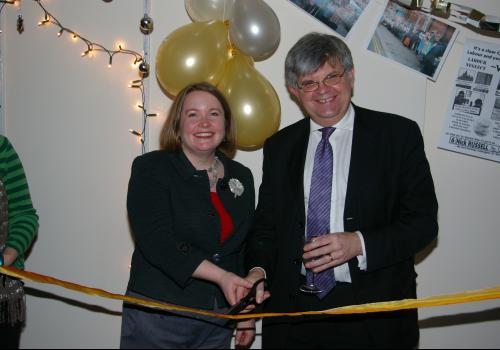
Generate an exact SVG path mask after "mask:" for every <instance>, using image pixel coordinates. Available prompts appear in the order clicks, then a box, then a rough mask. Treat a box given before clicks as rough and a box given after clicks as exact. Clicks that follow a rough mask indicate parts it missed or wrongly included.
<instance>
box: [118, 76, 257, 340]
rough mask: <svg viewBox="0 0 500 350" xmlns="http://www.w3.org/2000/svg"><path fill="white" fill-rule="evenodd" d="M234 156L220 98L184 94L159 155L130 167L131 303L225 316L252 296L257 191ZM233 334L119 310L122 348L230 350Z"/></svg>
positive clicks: (211, 324)
mask: <svg viewBox="0 0 500 350" xmlns="http://www.w3.org/2000/svg"><path fill="white" fill-rule="evenodd" d="M235 147H236V139H235V124H234V121H233V120H232V117H231V111H230V109H229V105H228V103H227V101H226V99H225V98H224V96H223V95H222V94H221V93H220V92H219V91H218V90H217V89H216V88H215V87H213V86H212V85H210V84H208V83H199V84H193V85H190V86H187V87H186V88H184V89H183V90H182V91H181V92H180V93H179V94H178V95H177V97H176V98H175V100H174V102H173V104H172V107H171V109H170V112H169V115H168V118H167V120H166V121H165V123H164V125H163V128H162V130H161V134H160V148H161V150H159V151H153V152H150V153H147V154H144V155H142V156H139V157H137V158H136V159H135V160H134V162H133V165H132V174H131V178H130V182H129V188H128V198H127V208H128V216H129V220H130V226H131V229H132V233H133V236H134V238H135V245H136V247H135V250H134V253H133V257H132V266H131V271H130V280H129V283H128V288H127V294H128V295H131V296H137V297H143V298H149V299H153V300H157V301H161V302H167V303H171V304H176V305H181V306H186V307H192V308H199V309H203V310H209V311H214V312H219V313H223V312H226V311H227V309H228V306H229V305H233V304H235V303H237V302H238V301H239V300H241V298H242V297H243V296H245V295H246V294H247V293H248V291H249V288H251V287H252V284H251V283H249V282H248V281H246V280H245V279H243V278H242V277H239V275H244V273H245V271H244V269H243V254H244V251H243V247H244V245H245V242H246V239H247V233H248V232H249V229H250V227H251V224H252V219H253V214H254V209H255V191H254V181H253V176H252V173H251V172H250V170H249V169H248V168H246V167H244V166H243V165H241V164H240V163H238V162H236V161H234V160H232V159H231V158H232V157H233V156H234V153H235ZM238 290H239V291H240V292H239V294H237V291H238ZM241 291H243V292H241ZM233 332H234V325H231V324H229V325H228V324H227V322H226V321H225V320H224V319H218V318H210V317H206V316H197V315H195V314H189V313H185V314H183V313H169V312H162V311H157V310H150V309H144V308H142V307H137V306H133V305H129V304H124V307H123V319H122V331H121V345H120V346H121V348H229V346H230V342H231V338H232V335H233ZM254 337H255V322H254V321H253V320H250V321H244V322H239V323H238V324H237V330H236V339H235V342H236V345H238V346H241V347H245V346H249V345H250V344H251V342H252V341H253V339H254Z"/></svg>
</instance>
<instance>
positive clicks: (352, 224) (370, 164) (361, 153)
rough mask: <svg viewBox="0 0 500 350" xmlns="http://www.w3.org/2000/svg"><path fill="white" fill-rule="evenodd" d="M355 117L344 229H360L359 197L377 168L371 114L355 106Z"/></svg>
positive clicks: (374, 131)
mask: <svg viewBox="0 0 500 350" xmlns="http://www.w3.org/2000/svg"><path fill="white" fill-rule="evenodd" d="M354 110H355V119H354V131H353V138H352V151H351V164H350V167H349V178H348V181H347V193H346V202H345V208H344V230H345V231H356V230H358V229H359V224H360V223H359V221H358V213H357V207H358V200H359V199H358V198H359V193H360V191H362V188H363V185H364V184H365V183H366V180H365V179H366V178H367V177H369V176H370V175H371V174H372V172H374V171H375V170H376V169H377V164H376V157H374V153H375V143H376V142H375V135H376V134H375V133H376V130H374V128H373V126H372V125H371V123H370V120H369V118H370V116H369V115H367V113H366V111H365V110H364V109H360V108H358V107H356V106H354Z"/></svg>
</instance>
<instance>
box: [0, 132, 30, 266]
mask: <svg viewBox="0 0 500 350" xmlns="http://www.w3.org/2000/svg"><path fill="white" fill-rule="evenodd" d="M0 177H1V179H2V182H3V183H4V186H5V191H6V192H7V198H8V202H9V203H8V210H9V237H8V238H7V242H6V246H7V247H11V248H14V249H15V250H16V251H17V252H18V253H19V257H18V259H17V260H16V262H15V263H14V266H15V267H18V268H23V267H24V253H25V252H26V250H27V249H28V248H29V246H30V245H31V243H32V242H33V240H34V239H35V236H36V234H37V232H38V215H37V214H36V211H35V209H34V208H33V203H32V201H31V196H30V193H29V188H28V182H27V180H26V175H25V173H24V169H23V166H22V164H21V161H20V159H19V156H18V155H17V153H16V151H15V150H14V148H13V147H12V145H11V144H10V142H9V140H8V139H7V138H5V137H3V136H0Z"/></svg>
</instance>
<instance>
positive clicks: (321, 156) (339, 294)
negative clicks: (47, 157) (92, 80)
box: [246, 33, 438, 348]
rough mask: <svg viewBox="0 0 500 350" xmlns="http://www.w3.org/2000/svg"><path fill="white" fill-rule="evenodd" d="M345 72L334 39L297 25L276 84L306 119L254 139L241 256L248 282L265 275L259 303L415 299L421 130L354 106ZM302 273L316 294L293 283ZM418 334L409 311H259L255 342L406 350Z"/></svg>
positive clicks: (430, 193) (426, 234)
mask: <svg viewBox="0 0 500 350" xmlns="http://www.w3.org/2000/svg"><path fill="white" fill-rule="evenodd" d="M354 75H355V74H354V65H353V61H352V57H351V53H350V50H349V48H348V47H347V46H346V44H345V43H344V42H343V41H342V40H340V39H339V38H336V37H335V36H332V35H327V34H320V33H310V34H307V35H305V36H304V37H302V38H301V39H300V40H299V41H298V42H297V43H296V44H295V45H294V46H293V47H292V48H291V50H290V51H289V52H288V55H287V58H286V63H285V77H286V85H287V87H288V91H289V92H290V94H291V96H292V97H293V98H294V100H295V101H296V102H297V104H298V105H299V106H300V107H301V109H302V111H303V112H304V113H305V115H306V117H305V118H304V119H302V120H300V121H298V122H296V123H295V124H293V125H291V126H289V127H286V128H285V129H283V130H281V131H279V132H278V133H276V134H275V135H273V136H272V137H271V138H269V139H268V140H267V141H266V143H265V145H264V163H263V178H262V184H261V186H260V192H259V203H258V205H257V209H256V212H255V224H254V226H253V231H252V233H251V237H250V239H249V241H248V251H247V253H246V266H247V269H249V270H250V269H251V270H250V273H249V274H248V276H247V279H248V280H249V281H250V282H252V281H257V280H258V279H260V278H261V277H263V276H264V274H265V273H266V274H267V278H268V280H269V284H270V294H271V297H270V298H269V299H268V302H266V303H265V304H264V311H266V312H300V311H306V310H325V309H330V308H335V307H341V306H348V305H352V304H364V303H371V302H381V301H391V300H400V299H406V298H416V276H417V274H416V273H415V268H414V256H415V254H416V253H418V252H419V251H421V250H422V249H424V248H425V247H426V246H427V245H429V244H430V243H431V242H432V241H433V240H434V239H435V238H436V237H437V233H438V224H437V210H438V204H437V199H436V195H435V190H434V184H433V180H432V177H431V171H430V168H429V164H428V161H427V159H426V156H425V152H424V143H423V139H422V135H421V133H420V130H419V127H418V125H417V124H416V123H415V122H413V121H411V120H409V119H406V118H403V117H401V116H397V115H393V114H389V113H383V112H377V111H373V110H369V109H365V108H362V107H359V106H356V105H354V103H352V102H351V98H352V94H353V88H354ZM317 170H318V171H317ZM327 175H328V176H330V177H328V180H327V181H324V179H325V178H326V177H327ZM321 181H323V183H322V182H321ZM313 190H314V192H313ZM325 193H326V195H325ZM325 208H326V209H325ZM320 226H321V227H323V230H319V229H317V227H320ZM318 231H321V232H318ZM314 236H316V237H315V238H314V239H313V241H312V243H308V244H306V245H304V243H303V242H304V238H305V237H314ZM304 261H305V266H304V263H303V262H304ZM311 273H315V276H316V277H315V281H316V282H315V283H318V285H319V287H320V288H319V289H320V290H321V293H319V294H306V293H303V292H301V291H299V288H301V287H300V286H302V285H304V284H306V283H307V284H311V283H309V282H310V281H312V274H311ZM308 276H311V277H308ZM305 287H309V286H308V285H305ZM302 289H303V290H306V291H312V288H309V289H308V288H302ZM263 299H264V297H263V287H262V286H259V288H258V293H257V301H258V302H262V301H263ZM418 340H419V328H418V323H417V310H405V311H396V312H382V313H367V314H359V315H345V316H328V315H323V316H304V317H293V318H266V319H264V320H263V338H262V342H263V347H264V348H352V347H361V348H372V347H376V348H378V347H387V348H394V347H400V348H413V347H415V346H417V344H418Z"/></svg>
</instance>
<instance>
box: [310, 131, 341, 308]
mask: <svg viewBox="0 0 500 350" xmlns="http://www.w3.org/2000/svg"><path fill="white" fill-rule="evenodd" d="M320 131H321V132H322V133H323V136H322V138H321V141H320V142H319V144H318V148H316V154H315V156H314V167H313V172H312V178H311V191H310V192H309V205H308V209H307V233H306V234H307V239H311V238H313V237H318V236H322V235H324V234H328V233H330V208H331V200H332V177H333V150H332V145H331V144H330V140H329V139H330V136H331V135H332V133H333V132H334V131H335V128H323V129H320ZM312 274H313V272H312V271H310V270H306V279H307V283H308V284H310V283H311V282H312ZM314 282H315V284H316V285H317V286H318V288H320V289H321V290H322V291H323V292H322V293H319V294H318V298H320V299H322V298H324V297H325V296H326V295H327V294H328V293H329V292H330V291H331V290H332V288H333V287H335V275H334V272H333V268H331V269H328V270H325V271H323V272H320V273H317V274H316V276H315V281H314Z"/></svg>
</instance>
